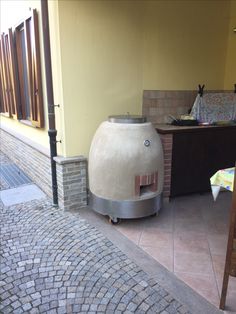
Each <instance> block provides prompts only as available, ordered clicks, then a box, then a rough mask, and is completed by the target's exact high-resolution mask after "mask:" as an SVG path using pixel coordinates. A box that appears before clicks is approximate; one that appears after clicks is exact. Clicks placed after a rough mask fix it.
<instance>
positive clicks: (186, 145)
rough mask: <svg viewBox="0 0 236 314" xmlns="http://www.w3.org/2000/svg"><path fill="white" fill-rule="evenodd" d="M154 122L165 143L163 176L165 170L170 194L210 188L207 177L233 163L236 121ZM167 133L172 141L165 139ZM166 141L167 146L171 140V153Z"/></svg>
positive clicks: (235, 154) (175, 194)
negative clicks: (200, 123) (202, 123)
mask: <svg viewBox="0 0 236 314" xmlns="http://www.w3.org/2000/svg"><path fill="white" fill-rule="evenodd" d="M154 126H155V128H156V130H157V132H158V133H159V134H160V136H161V139H162V142H163V146H164V159H165V176H166V173H167V171H168V176H169V177H170V179H169V182H170V184H169V185H170V186H169V195H168V196H170V197H173V196H178V195H185V194H189V193H196V192H206V191H209V190H210V177H211V176H212V175H213V174H214V173H215V172H216V171H218V170H219V169H224V168H230V167H234V165H235V161H236V125H230V126H228V125H220V126H194V127H190V126H185V127H183V126H173V125H165V124H156V125H155V124H154ZM167 136H169V139H170V138H171V141H170V140H169V142H166V141H165V138H166V137H167ZM166 143H167V144H168V145H169V146H167V147H168V149H169V150H170V143H171V145H172V147H171V157H170V154H169V151H168V149H166ZM166 152H168V154H169V155H168V154H167V153H166ZM167 159H169V162H168V160H167ZM166 160H167V161H166ZM169 169H170V170H169ZM166 196H167V195H166Z"/></svg>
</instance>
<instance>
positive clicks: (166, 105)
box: [142, 90, 197, 123]
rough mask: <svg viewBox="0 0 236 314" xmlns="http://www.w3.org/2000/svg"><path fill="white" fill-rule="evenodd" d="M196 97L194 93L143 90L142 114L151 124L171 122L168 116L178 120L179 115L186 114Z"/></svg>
mask: <svg viewBox="0 0 236 314" xmlns="http://www.w3.org/2000/svg"><path fill="white" fill-rule="evenodd" d="M196 95H197V92H196V91H158V90H145V91H144V92H143V112H142V113H143V115H144V116H146V117H147V119H148V121H150V122H153V123H167V122H171V120H170V118H168V115H173V116H174V117H176V118H179V117H180V115H181V114H187V113H188V111H189V109H191V108H192V106H193V103H194V100H195V98H196Z"/></svg>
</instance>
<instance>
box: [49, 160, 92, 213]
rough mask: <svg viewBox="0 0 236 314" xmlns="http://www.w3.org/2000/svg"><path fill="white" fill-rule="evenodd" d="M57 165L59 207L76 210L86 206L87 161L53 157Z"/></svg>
mask: <svg viewBox="0 0 236 314" xmlns="http://www.w3.org/2000/svg"><path fill="white" fill-rule="evenodd" d="M54 160H55V161H56V164H57V184H58V202H59V207H60V208H62V209H64V210H71V209H78V208H80V207H84V206H86V205H87V159H86V158H85V157H82V156H78V157H69V158H65V157H54Z"/></svg>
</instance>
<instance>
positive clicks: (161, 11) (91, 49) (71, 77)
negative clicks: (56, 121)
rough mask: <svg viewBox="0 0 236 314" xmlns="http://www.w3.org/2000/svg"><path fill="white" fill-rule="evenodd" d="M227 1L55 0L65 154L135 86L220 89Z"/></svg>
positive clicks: (129, 105) (131, 95)
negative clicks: (57, 5) (59, 42)
mask: <svg viewBox="0 0 236 314" xmlns="http://www.w3.org/2000/svg"><path fill="white" fill-rule="evenodd" d="M229 5H230V2H229V1H212V0H210V1H198V0H197V1H147V0H146V1H83V0H80V1H70V0H67V1H63V0H61V1H59V7H58V8H59V28H60V41H61V61H62V82H63V83H62V84H63V110H64V113H65V116H64V118H65V128H64V131H65V136H66V139H67V142H66V146H65V151H66V155H68V156H73V155H77V154H85V155H87V154H88V151H89V146H90V143H91V139H92V136H93V134H94V132H95V130H96V128H97V127H98V125H99V124H100V123H101V121H103V120H105V119H106V118H107V116H108V115H111V114H123V113H126V112H127V111H128V112H130V113H132V114H140V113H141V104H142V91H143V89H159V90H160V89H165V90H174V89H180V90H181V89H183V90H186V89H190V90H192V89H195V88H197V85H198V84H199V83H201V84H205V85H206V87H207V88H208V89H222V88H223V87H224V75H225V62H226V50H227V37H228V23H229V8H230V6H229Z"/></svg>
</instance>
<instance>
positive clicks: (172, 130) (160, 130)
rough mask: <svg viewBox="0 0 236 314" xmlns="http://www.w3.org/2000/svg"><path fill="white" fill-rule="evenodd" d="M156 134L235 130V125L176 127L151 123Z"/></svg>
mask: <svg viewBox="0 0 236 314" xmlns="http://www.w3.org/2000/svg"><path fill="white" fill-rule="evenodd" d="M153 125H154V127H155V128H156V130H157V132H158V133H160V134H168V133H181V132H196V131H202V132H204V131H205V130H209V129H210V130H212V129H221V130H222V129H229V128H231V129H236V123H235V124H230V125H201V126H200V125H199V126H178V125H171V124H158V123H156V124H155V123H153Z"/></svg>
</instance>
